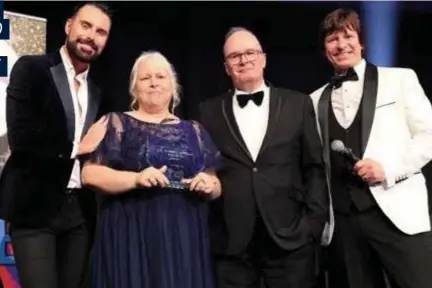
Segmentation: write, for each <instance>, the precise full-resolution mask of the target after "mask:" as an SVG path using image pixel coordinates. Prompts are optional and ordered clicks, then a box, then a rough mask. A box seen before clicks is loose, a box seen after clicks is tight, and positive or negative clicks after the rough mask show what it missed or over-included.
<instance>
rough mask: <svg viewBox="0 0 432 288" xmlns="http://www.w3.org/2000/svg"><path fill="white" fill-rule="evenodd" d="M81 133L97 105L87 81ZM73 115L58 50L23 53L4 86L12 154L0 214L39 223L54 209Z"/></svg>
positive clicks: (1, 186)
mask: <svg viewBox="0 0 432 288" xmlns="http://www.w3.org/2000/svg"><path fill="white" fill-rule="evenodd" d="M88 87H89V98H88V99H89V100H88V101H89V102H88V109H87V115H86V121H85V127H84V131H83V135H84V134H85V132H86V131H87V130H88V128H89V126H90V125H91V124H92V122H94V120H95V118H96V115H97V112H98V108H99V102H100V101H99V98H100V92H99V89H98V88H97V87H96V86H95V85H94V84H93V83H92V82H91V80H88ZM74 118H75V114H74V108H73V103H72V94H71V92H70V88H69V83H68V79H67V75H66V70H65V67H64V65H63V62H62V60H61V56H60V52H59V51H57V52H55V53H52V54H48V55H42V56H39V55H38V56H23V57H21V58H20V59H19V60H18V61H17V62H16V63H15V65H14V67H13V69H12V72H11V75H10V82H9V86H8V88H7V98H6V120H7V128H8V140H9V145H10V149H11V156H10V157H9V159H8V160H7V162H6V164H5V167H4V168H3V171H2V175H1V178H0V218H1V219H4V220H6V221H9V222H12V223H13V224H16V225H25V226H28V227H39V226H40V227H42V226H44V225H47V224H48V221H49V219H50V218H52V217H53V216H54V215H55V213H56V212H57V211H58V208H59V206H60V203H61V202H60V201H61V199H62V197H61V196H62V194H63V193H64V192H65V190H66V188H67V184H68V181H69V178H70V175H71V171H72V167H73V163H74V160H72V159H70V156H71V153H72V146H73V144H72V143H73V138H74V130H75V127H74V126H75V120H74Z"/></svg>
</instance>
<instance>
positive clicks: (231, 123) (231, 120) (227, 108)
mask: <svg viewBox="0 0 432 288" xmlns="http://www.w3.org/2000/svg"><path fill="white" fill-rule="evenodd" d="M232 101H233V99H232V94H230V97H223V98H222V115H223V117H224V119H225V122H226V124H227V126H228V130H229V131H230V133H231V136H232V137H233V138H234V140H235V141H236V142H237V144H238V145H239V146H240V148H241V150H242V151H243V152H244V154H245V155H246V156H247V157H248V158H249V159H251V160H252V155H251V154H250V152H249V149H248V148H247V147H246V144H245V142H244V140H243V137H242V136H241V133H240V130H239V127H238V125H237V121H236V120H235V117H234V111H233V105H232Z"/></svg>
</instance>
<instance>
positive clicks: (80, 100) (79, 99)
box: [60, 46, 89, 188]
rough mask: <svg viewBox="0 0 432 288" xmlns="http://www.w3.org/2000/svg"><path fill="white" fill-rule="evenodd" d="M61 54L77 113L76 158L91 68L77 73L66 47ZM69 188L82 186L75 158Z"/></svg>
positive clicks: (86, 102) (73, 151)
mask: <svg viewBox="0 0 432 288" xmlns="http://www.w3.org/2000/svg"><path fill="white" fill-rule="evenodd" d="M60 56H61V59H62V61H63V65H64V67H65V69H66V74H67V78H68V82H69V87H70V91H71V94H72V103H73V107H74V113H75V134H74V141H73V149H72V154H71V159H74V158H75V157H76V155H77V153H78V147H79V143H80V142H81V136H82V132H83V128H84V122H85V118H86V114H87V106H88V85H87V75H88V71H89V69H87V70H86V71H84V72H82V73H80V74H78V75H77V74H76V72H75V68H74V67H73V65H72V63H71V61H70V59H69V58H68V56H67V55H66V52H65V47H64V46H63V47H62V48H61V49H60ZM75 80H76V81H78V83H79V85H78V88H75V83H74V81H75ZM67 187H68V188H81V169H80V164H79V161H78V160H75V162H74V167H73V169H72V173H71V177H70V180H69V183H68V186H67Z"/></svg>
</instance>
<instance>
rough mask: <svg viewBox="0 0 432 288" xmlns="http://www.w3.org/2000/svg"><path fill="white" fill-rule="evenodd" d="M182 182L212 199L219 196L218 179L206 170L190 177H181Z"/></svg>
mask: <svg viewBox="0 0 432 288" xmlns="http://www.w3.org/2000/svg"><path fill="white" fill-rule="evenodd" d="M182 183H183V184H186V185H189V189H190V190H191V191H197V192H202V193H204V194H205V195H208V196H210V197H211V198H212V199H214V198H217V197H219V196H220V194H221V185H220V182H219V179H218V178H217V177H216V176H215V175H214V174H211V173H208V172H200V173H198V174H197V175H195V177H193V178H191V179H183V180H182Z"/></svg>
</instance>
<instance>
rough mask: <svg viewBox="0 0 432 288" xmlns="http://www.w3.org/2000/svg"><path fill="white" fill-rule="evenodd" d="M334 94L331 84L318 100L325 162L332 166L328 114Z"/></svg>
mask: <svg viewBox="0 0 432 288" xmlns="http://www.w3.org/2000/svg"><path fill="white" fill-rule="evenodd" d="M331 93H332V86H331V85H330V84H329V85H327V87H326V88H325V89H324V91H323V92H322V94H321V97H320V99H319V100H318V122H319V126H320V130H321V138H322V142H323V150H324V151H323V152H324V161H325V162H326V163H327V165H330V146H329V145H330V139H329V127H328V112H329V108H331V107H329V105H330V99H331Z"/></svg>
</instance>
